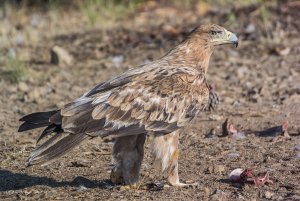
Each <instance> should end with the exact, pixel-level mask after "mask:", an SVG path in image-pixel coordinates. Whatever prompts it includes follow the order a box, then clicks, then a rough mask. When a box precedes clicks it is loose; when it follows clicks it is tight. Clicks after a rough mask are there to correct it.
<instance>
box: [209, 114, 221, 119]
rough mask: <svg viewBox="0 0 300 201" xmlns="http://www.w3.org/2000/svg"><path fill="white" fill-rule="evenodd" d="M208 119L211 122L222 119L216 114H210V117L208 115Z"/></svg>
mask: <svg viewBox="0 0 300 201" xmlns="http://www.w3.org/2000/svg"><path fill="white" fill-rule="evenodd" d="M209 119H210V120H213V121H220V120H221V119H222V116H220V115H217V114H212V115H209Z"/></svg>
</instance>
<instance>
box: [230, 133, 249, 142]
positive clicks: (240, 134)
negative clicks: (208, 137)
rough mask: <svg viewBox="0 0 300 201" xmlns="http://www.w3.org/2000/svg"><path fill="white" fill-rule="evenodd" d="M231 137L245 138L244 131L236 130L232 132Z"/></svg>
mask: <svg viewBox="0 0 300 201" xmlns="http://www.w3.org/2000/svg"><path fill="white" fill-rule="evenodd" d="M232 137H233V138H234V139H236V140H241V139H244V138H246V135H245V133H244V132H236V133H233V134H232Z"/></svg>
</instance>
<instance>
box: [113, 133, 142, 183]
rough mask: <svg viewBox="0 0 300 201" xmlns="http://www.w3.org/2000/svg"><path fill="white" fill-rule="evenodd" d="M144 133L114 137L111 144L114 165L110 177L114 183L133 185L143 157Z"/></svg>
mask: <svg viewBox="0 0 300 201" xmlns="http://www.w3.org/2000/svg"><path fill="white" fill-rule="evenodd" d="M145 139H146V134H141V135H131V136H126V137H120V138H116V141H115V144H114V146H113V162H114V167H113V169H112V171H111V174H110V179H111V181H112V182H113V183H115V184H125V185H130V186H133V187H134V186H135V184H136V183H137V182H138V179H139V174H140V168H141V164H142V160H143V157H144V143H145Z"/></svg>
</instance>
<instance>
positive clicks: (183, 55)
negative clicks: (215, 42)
mask: <svg viewBox="0 0 300 201" xmlns="http://www.w3.org/2000/svg"><path fill="white" fill-rule="evenodd" d="M212 52H213V46H211V45H210V44H209V43H208V41H207V40H205V39H202V38H200V37H198V38H197V37H191V38H188V39H187V40H185V41H183V42H182V43H180V44H179V45H178V46H177V47H175V48H174V49H173V50H171V51H170V52H169V53H168V54H167V55H166V57H165V58H166V59H167V60H168V62H169V63H170V64H171V65H173V66H182V67H192V68H195V69H197V70H199V71H201V72H205V74H206V72H207V69H208V65H209V60H210V56H211V54H212Z"/></svg>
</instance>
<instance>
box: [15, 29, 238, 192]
mask: <svg viewBox="0 0 300 201" xmlns="http://www.w3.org/2000/svg"><path fill="white" fill-rule="evenodd" d="M222 44H234V45H235V46H236V47H237V46H238V38H237V36H236V34H234V33H232V32H230V31H228V30H226V29H225V28H223V27H221V26H219V25H215V24H209V25H202V26H199V27H197V28H195V29H194V30H193V31H192V32H191V33H190V34H189V35H188V36H187V37H186V38H185V39H184V40H183V41H182V42H181V43H179V44H178V45H177V46H176V47H175V48H173V49H171V50H170V51H169V52H168V53H166V54H165V55H164V56H163V57H161V58H160V59H157V60H155V61H152V62H150V63H147V64H143V65H140V66H138V67H136V68H133V69H129V70H128V71H126V72H124V73H123V74H120V75H118V76H116V77H113V78H112V79H110V80H107V81H105V82H102V83H100V84H98V85H97V86H95V87H94V88H92V89H91V90H90V91H88V92H86V93H85V94H83V95H82V96H81V97H79V98H77V99H75V100H74V101H72V102H70V103H68V104H66V105H64V106H63V107H62V108H60V109H56V110H52V111H47V112H36V113H32V114H29V115H27V116H24V117H22V118H21V119H20V121H22V122H23V123H22V124H21V125H20V127H19V130H18V131H19V132H23V131H27V130H31V129H35V128H41V127H45V129H44V131H43V132H42V133H41V134H40V135H39V136H38V138H37V143H38V144H39V145H38V146H37V147H36V148H35V149H34V150H33V151H32V153H31V154H30V156H29V158H28V162H27V164H28V165H33V164H45V163H48V162H49V161H51V160H53V159H55V158H57V157H59V156H62V155H64V154H65V153H67V152H68V151H70V150H71V149H73V148H74V147H76V146H77V145H79V144H80V143H81V142H83V141H85V140H88V139H92V138H95V137H101V138H103V139H110V140H113V142H114V145H113V148H112V157H113V162H114V166H113V168H112V170H111V174H110V179H111V181H112V182H113V183H115V184H121V185H126V186H134V185H136V184H137V182H138V180H139V174H140V168H141V164H142V160H143V157H144V143H145V140H146V137H147V136H151V138H153V143H152V150H153V156H154V160H155V161H157V162H158V164H160V167H161V171H162V173H163V174H164V175H165V179H166V181H167V182H168V184H169V185H171V186H180V187H182V186H186V185H187V184H185V183H181V182H180V181H179V176H178V157H179V149H178V143H179V132H180V130H181V129H182V128H183V127H185V126H187V125H189V124H190V122H191V121H192V120H193V119H194V118H195V117H196V116H197V114H198V113H199V112H201V111H203V110H205V109H207V108H211V107H213V105H214V103H216V101H215V100H216V98H215V97H216V94H215V93H213V92H212V90H211V88H210V86H209V85H208V84H207V81H206V73H207V70H208V66H209V60H210V57H211V55H212V53H213V51H214V49H215V47H216V46H219V45H222ZM42 139H43V143H39V142H40V141H41V140H42Z"/></svg>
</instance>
